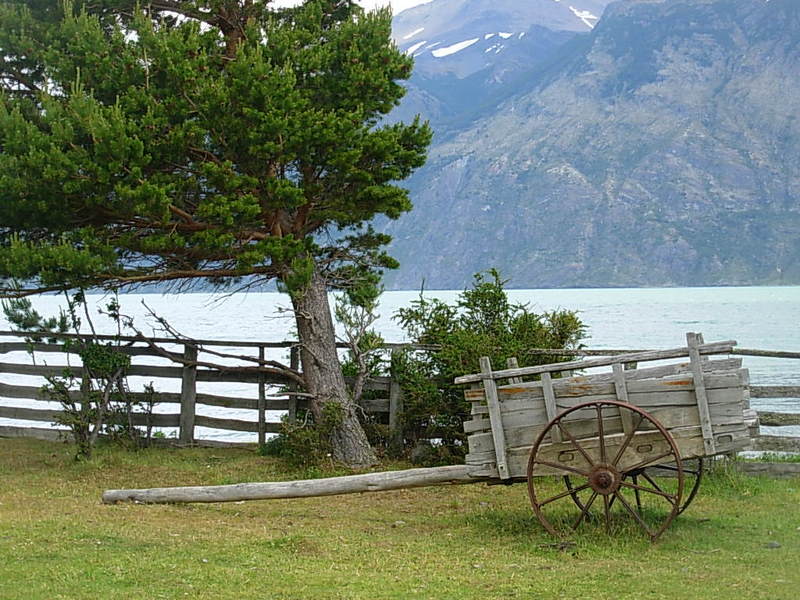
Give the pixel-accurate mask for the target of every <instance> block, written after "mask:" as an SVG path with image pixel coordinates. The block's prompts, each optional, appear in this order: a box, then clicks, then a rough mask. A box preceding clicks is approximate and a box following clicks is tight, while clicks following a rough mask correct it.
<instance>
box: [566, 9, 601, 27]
mask: <svg viewBox="0 0 800 600" xmlns="http://www.w3.org/2000/svg"><path fill="white" fill-rule="evenodd" d="M569 9H570V10H571V11H572V14H574V15H575V16H576V17H578V18H579V19H580V20H581V21H583V22H584V23H585V24H586V26H587V27H589V28H591V29H594V26H595V25H596V24H597V19H598V17H596V16H595V15H593V14H592V13H591V12H590V11H588V10H580V9H578V8H575V7H574V6H570V7H569Z"/></svg>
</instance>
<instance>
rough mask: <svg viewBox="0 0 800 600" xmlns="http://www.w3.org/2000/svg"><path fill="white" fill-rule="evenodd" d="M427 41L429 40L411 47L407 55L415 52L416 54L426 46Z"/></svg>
mask: <svg viewBox="0 0 800 600" xmlns="http://www.w3.org/2000/svg"><path fill="white" fill-rule="evenodd" d="M427 41H428V40H422V41H421V42H417V43H416V44H414V45H413V46H409V47H408V50H406V54H409V55H411V54H414V52H416V51H417V50H419V49H420V48H422V46H424V45H425V43H426V42H427Z"/></svg>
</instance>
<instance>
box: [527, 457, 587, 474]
mask: <svg viewBox="0 0 800 600" xmlns="http://www.w3.org/2000/svg"><path fill="white" fill-rule="evenodd" d="M535 463H536V464H537V465H544V466H546V467H552V468H554V469H559V470H561V471H569V472H570V473H576V474H578V475H583V476H584V477H588V476H589V473H587V472H586V471H581V470H580V469H576V468H574V467H567V466H565V465H560V464H558V463H554V462H550V461H549V460H536V461H535Z"/></svg>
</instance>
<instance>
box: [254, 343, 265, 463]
mask: <svg viewBox="0 0 800 600" xmlns="http://www.w3.org/2000/svg"><path fill="white" fill-rule="evenodd" d="M265 359H266V354H265V349H264V346H261V347H260V348H259V349H258V360H259V361H260V364H264V360H265ZM265 385H266V381H265V378H264V376H263V374H262V375H261V377H260V381H259V382H258V408H257V409H256V410H257V411H258V446H259V448H263V447H264V444H266V442H267V416H266V410H267V390H266V388H265Z"/></svg>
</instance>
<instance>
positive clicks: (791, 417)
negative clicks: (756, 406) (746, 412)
mask: <svg viewBox="0 0 800 600" xmlns="http://www.w3.org/2000/svg"><path fill="white" fill-rule="evenodd" d="M758 420H759V422H760V423H761V424H762V425H767V426H770V427H781V426H784V425H800V414H797V413H780V412H772V411H759V412H758Z"/></svg>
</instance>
